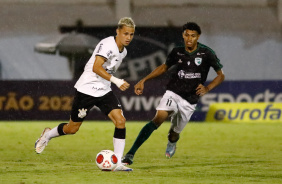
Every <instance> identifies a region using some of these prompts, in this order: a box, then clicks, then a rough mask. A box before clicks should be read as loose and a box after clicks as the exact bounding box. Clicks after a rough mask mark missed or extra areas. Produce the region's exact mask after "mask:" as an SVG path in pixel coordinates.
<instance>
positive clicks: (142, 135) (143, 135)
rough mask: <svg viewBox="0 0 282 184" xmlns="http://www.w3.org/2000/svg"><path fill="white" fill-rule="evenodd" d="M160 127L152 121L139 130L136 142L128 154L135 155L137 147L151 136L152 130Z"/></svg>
mask: <svg viewBox="0 0 282 184" xmlns="http://www.w3.org/2000/svg"><path fill="white" fill-rule="evenodd" d="M157 128H158V127H157V126H156V125H155V124H154V123H153V122H152V121H150V122H149V123H147V124H146V125H145V126H144V127H143V128H142V129H141V131H140V132H139V135H138V136H137V138H136V140H135V142H134V144H133V145H132V147H131V149H130V150H129V151H128V153H127V154H132V155H134V154H135V152H136V151H137V149H138V148H139V147H140V146H141V145H142V144H143V143H144V142H145V141H146V140H147V139H148V138H149V137H150V135H151V134H152V132H153V131H154V130H156V129H157Z"/></svg>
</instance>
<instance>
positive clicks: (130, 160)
mask: <svg viewBox="0 0 282 184" xmlns="http://www.w3.org/2000/svg"><path fill="white" fill-rule="evenodd" d="M133 157H134V155H132V154H126V155H125V156H124V157H123V158H122V160H121V162H122V163H123V164H124V165H131V164H133Z"/></svg>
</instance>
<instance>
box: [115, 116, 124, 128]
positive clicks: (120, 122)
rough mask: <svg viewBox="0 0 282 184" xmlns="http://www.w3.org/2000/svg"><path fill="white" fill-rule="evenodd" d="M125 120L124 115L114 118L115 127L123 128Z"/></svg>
mask: <svg viewBox="0 0 282 184" xmlns="http://www.w3.org/2000/svg"><path fill="white" fill-rule="evenodd" d="M125 122H126V119H125V118H124V117H121V118H118V119H116V127H117V128H124V127H125Z"/></svg>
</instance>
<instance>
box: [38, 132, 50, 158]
mask: <svg viewBox="0 0 282 184" xmlns="http://www.w3.org/2000/svg"><path fill="white" fill-rule="evenodd" d="M50 130H51V128H45V129H44V130H43V132H42V134H41V136H40V137H39V139H37V141H36V142H35V146H34V147H35V151H36V153H38V154H39V153H41V152H42V151H43V150H44V148H45V147H46V146H47V144H48V142H49V139H47V138H46V133H47V132H49V131H50Z"/></svg>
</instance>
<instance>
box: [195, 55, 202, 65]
mask: <svg viewBox="0 0 282 184" xmlns="http://www.w3.org/2000/svg"><path fill="white" fill-rule="evenodd" d="M195 64H196V65H197V66H199V65H200V64H202V58H199V57H196V58H195Z"/></svg>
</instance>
